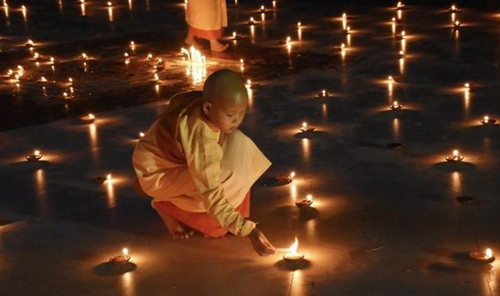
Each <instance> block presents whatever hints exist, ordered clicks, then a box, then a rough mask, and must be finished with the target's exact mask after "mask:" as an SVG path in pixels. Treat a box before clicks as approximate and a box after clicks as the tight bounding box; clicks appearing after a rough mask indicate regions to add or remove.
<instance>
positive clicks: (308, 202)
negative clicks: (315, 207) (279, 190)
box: [295, 194, 313, 208]
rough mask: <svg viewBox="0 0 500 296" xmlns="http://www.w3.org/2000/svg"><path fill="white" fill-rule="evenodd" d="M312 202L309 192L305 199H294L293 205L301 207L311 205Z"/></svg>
mask: <svg viewBox="0 0 500 296" xmlns="http://www.w3.org/2000/svg"><path fill="white" fill-rule="evenodd" d="M312 203H313V197H312V195H311V194H308V195H307V196H306V198H305V199H301V200H299V201H296V202H295V205H296V206H297V207H299V208H303V207H309V206H311V205H312Z"/></svg>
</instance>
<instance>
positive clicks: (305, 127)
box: [300, 121, 314, 133]
mask: <svg viewBox="0 0 500 296" xmlns="http://www.w3.org/2000/svg"><path fill="white" fill-rule="evenodd" d="M300 131H302V132H303V133H305V132H312V131H314V127H310V126H308V125H307V122H305V121H304V122H302V126H301V127H300Z"/></svg>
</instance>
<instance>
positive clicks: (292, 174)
mask: <svg viewBox="0 0 500 296" xmlns="http://www.w3.org/2000/svg"><path fill="white" fill-rule="evenodd" d="M293 178H295V172H294V171H292V172H291V173H290V179H293Z"/></svg>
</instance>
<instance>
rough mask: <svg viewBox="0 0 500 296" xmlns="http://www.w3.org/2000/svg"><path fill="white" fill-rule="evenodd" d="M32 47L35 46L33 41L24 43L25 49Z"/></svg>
mask: <svg viewBox="0 0 500 296" xmlns="http://www.w3.org/2000/svg"><path fill="white" fill-rule="evenodd" d="M33 46H35V43H34V42H33V40H31V39H28V41H26V47H33Z"/></svg>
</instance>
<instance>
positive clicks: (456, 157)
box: [446, 149, 464, 162]
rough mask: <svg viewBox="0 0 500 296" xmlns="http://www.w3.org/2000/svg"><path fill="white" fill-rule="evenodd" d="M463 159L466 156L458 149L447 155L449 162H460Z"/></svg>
mask: <svg viewBox="0 0 500 296" xmlns="http://www.w3.org/2000/svg"><path fill="white" fill-rule="evenodd" d="M463 159H464V157H463V156H462V155H460V154H459V152H458V150H457V149H455V150H453V152H452V155H450V156H448V157H446V161H448V162H460V161H462V160H463Z"/></svg>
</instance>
